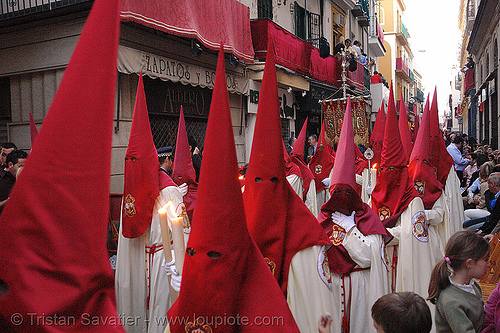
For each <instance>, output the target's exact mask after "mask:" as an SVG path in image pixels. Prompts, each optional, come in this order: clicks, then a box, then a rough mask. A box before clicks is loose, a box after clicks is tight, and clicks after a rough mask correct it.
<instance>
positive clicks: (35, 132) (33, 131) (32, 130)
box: [30, 112, 38, 147]
mask: <svg viewBox="0 0 500 333" xmlns="http://www.w3.org/2000/svg"><path fill="white" fill-rule="evenodd" d="M30 134H31V147H33V143H34V142H35V139H36V136H37V135H38V129H37V128H36V125H35V120H34V119H33V115H32V114H31V112H30Z"/></svg>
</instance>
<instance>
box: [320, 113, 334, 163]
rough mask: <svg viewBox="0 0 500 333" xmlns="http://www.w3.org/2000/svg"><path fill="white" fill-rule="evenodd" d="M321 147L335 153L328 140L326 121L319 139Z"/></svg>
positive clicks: (322, 125)
mask: <svg viewBox="0 0 500 333" xmlns="http://www.w3.org/2000/svg"><path fill="white" fill-rule="evenodd" d="M318 148H319V149H326V150H327V151H328V153H330V155H333V147H332V146H330V143H328V140H326V126H325V121H324V120H323V123H322V124H321V132H320V133H319V141H318Z"/></svg>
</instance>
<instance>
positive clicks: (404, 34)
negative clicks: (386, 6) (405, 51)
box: [401, 22, 408, 39]
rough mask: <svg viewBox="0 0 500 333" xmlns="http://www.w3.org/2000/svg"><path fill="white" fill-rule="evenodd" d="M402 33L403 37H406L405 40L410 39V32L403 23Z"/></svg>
mask: <svg viewBox="0 0 500 333" xmlns="http://www.w3.org/2000/svg"><path fill="white" fill-rule="evenodd" d="M401 32H402V33H403V36H405V38H406V39H408V30H406V27H405V25H404V24H403V22H401Z"/></svg>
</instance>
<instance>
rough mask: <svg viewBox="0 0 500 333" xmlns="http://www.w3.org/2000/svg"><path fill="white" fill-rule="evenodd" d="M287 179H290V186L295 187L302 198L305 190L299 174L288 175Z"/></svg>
mask: <svg viewBox="0 0 500 333" xmlns="http://www.w3.org/2000/svg"><path fill="white" fill-rule="evenodd" d="M286 180H288V183H290V186H291V187H292V188H293V190H294V191H295V193H297V195H298V196H299V198H301V199H302V192H303V191H304V189H303V188H302V178H300V177H299V176H297V175H290V176H287V177H286Z"/></svg>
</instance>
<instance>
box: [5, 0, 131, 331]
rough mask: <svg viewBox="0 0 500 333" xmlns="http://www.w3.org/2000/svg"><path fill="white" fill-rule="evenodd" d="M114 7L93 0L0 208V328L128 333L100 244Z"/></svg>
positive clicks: (105, 188)
mask: <svg viewBox="0 0 500 333" xmlns="http://www.w3.org/2000/svg"><path fill="white" fill-rule="evenodd" d="M118 13H119V2H118V1H113V0H96V1H95V2H94V4H93V8H92V10H91V11H90V14H89V16H88V18H87V22H86V23H85V26H84V28H83V31H82V33H81V35H80V38H79V40H78V43H77V45H76V47H75V50H74V52H73V55H72V56H71V59H70V61H69V64H68V66H67V67H66V70H65V72H64V76H63V78H62V80H61V83H60V85H59V88H58V89H57V92H56V94H55V96H54V99H53V101H52V104H51V106H50V109H49V111H48V113H47V115H46V117H45V119H44V123H43V126H42V128H41V130H40V133H39V135H38V137H37V139H36V141H35V142H34V147H33V150H32V153H31V154H30V156H29V157H28V159H27V161H26V163H25V165H24V168H23V171H22V173H21V174H20V175H19V177H18V178H17V182H16V184H15V186H14V188H13V189H12V192H11V196H10V199H9V201H8V202H7V204H6V206H5V209H4V210H3V212H2V215H1V218H0V230H1V232H0V281H1V285H2V287H1V291H0V331H2V332H15V331H17V332H55V331H57V332H125V331H124V330H123V328H122V327H121V326H120V319H119V318H118V314H117V311H116V301H115V290H114V285H113V271H112V270H111V266H110V263H109V260H108V253H107V250H106V233H107V225H108V216H109V182H110V176H109V175H110V166H111V144H112V135H113V112H114V106H115V89H116V59H117V52H118V37H119V24H120V21H119V14H118ZM68 147H71V150H68ZM89 151H90V152H92V154H89V153H88V152H89ZM82 156H85V158H82ZM16 318H17V319H23V318H24V321H23V320H21V321H17V322H16V321H15V319H16ZM49 319H50V321H49ZM95 320H97V321H98V324H95ZM63 321H64V324H63ZM58 324H60V325H58Z"/></svg>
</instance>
